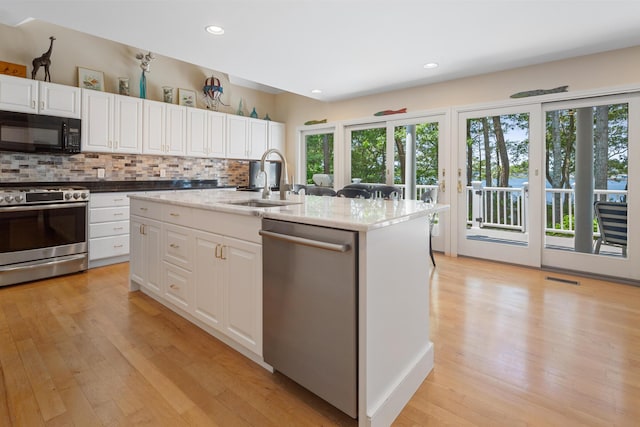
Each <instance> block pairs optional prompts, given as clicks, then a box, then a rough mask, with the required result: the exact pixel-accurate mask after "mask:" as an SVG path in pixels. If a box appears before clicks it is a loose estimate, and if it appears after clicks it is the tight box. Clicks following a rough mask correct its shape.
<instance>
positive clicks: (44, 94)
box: [38, 82, 80, 119]
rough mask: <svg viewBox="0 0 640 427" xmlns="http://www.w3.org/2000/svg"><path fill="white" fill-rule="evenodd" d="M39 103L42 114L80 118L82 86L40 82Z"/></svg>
mask: <svg viewBox="0 0 640 427" xmlns="http://www.w3.org/2000/svg"><path fill="white" fill-rule="evenodd" d="M39 83H40V84H39V86H40V89H39V91H38V94H39V96H40V101H39V103H38V105H39V110H38V112H39V113H40V114H47V115H49V116H60V117H71V118H74V119H79V118H80V88H79V87H73V86H66V85H59V84H55V83H47V82H39Z"/></svg>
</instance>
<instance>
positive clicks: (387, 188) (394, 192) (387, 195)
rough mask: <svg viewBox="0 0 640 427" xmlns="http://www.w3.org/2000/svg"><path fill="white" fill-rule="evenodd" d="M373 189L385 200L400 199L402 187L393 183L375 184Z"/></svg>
mask: <svg viewBox="0 0 640 427" xmlns="http://www.w3.org/2000/svg"><path fill="white" fill-rule="evenodd" d="M373 191H374V192H375V194H376V195H379V196H380V197H381V198H383V199H385V200H402V188H401V187H396V186H395V185H376V186H375V187H373Z"/></svg>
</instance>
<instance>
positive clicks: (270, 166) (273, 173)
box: [238, 160, 282, 191]
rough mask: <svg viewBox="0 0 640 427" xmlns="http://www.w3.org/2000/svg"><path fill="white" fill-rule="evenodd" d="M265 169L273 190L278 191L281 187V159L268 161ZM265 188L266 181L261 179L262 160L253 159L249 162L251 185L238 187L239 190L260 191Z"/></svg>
mask: <svg viewBox="0 0 640 427" xmlns="http://www.w3.org/2000/svg"><path fill="white" fill-rule="evenodd" d="M264 169H265V171H266V172H267V179H268V184H269V188H271V189H272V190H273V191H278V190H279V189H280V174H281V171H282V163H281V162H279V161H266V162H265V164H264ZM263 188H264V181H263V180H262V179H260V160H251V161H250V162H249V185H248V186H247V187H241V188H238V190H242V191H260V190H262V189H263Z"/></svg>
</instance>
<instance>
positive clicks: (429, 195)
mask: <svg viewBox="0 0 640 427" xmlns="http://www.w3.org/2000/svg"><path fill="white" fill-rule="evenodd" d="M437 192H438V189H437V188H430V189H427V190H425V192H424V193H422V196H421V197H420V200H422V201H423V202H425V203H434V204H435V203H437V201H438V200H437V197H438V193H437ZM435 220H436V214H433V213H432V214H429V256H430V257H431V263H432V264H433V267H434V268H435V266H436V260H435V258H434V257H433V245H432V244H431V236H432V235H433V225H434V224H435Z"/></svg>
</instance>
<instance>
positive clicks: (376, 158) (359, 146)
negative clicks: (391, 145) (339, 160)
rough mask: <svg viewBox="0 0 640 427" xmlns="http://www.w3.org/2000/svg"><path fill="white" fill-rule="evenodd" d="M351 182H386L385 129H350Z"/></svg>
mask: <svg viewBox="0 0 640 427" xmlns="http://www.w3.org/2000/svg"><path fill="white" fill-rule="evenodd" d="M350 133H351V176H350V179H351V182H361V183H364V184H386V182H387V179H386V171H387V129H386V127H374V128H366V129H353V130H351V132H350Z"/></svg>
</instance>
